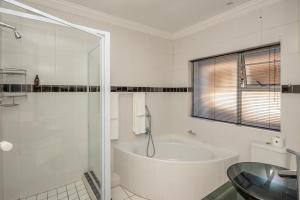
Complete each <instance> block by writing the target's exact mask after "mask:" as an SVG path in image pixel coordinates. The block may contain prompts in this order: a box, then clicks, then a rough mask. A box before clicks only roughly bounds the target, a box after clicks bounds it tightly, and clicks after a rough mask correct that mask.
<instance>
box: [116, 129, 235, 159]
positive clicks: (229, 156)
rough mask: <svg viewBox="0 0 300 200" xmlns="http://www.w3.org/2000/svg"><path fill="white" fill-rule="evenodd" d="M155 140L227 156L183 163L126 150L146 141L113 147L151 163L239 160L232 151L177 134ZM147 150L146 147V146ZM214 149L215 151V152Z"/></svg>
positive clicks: (121, 143) (157, 137)
mask: <svg viewBox="0 0 300 200" xmlns="http://www.w3.org/2000/svg"><path fill="white" fill-rule="evenodd" d="M155 138H156V139H161V140H162V141H160V142H161V143H169V144H170V143H174V144H176V143H177V144H178V142H175V141H174V142H165V141H164V140H165V139H171V140H172V139H173V140H177V141H178V140H179V143H183V144H194V145H195V144H199V145H202V146H203V147H204V148H205V149H206V150H209V151H212V152H213V153H215V152H223V153H224V152H225V154H226V155H224V156H221V157H217V158H214V159H209V160H198V161H183V160H164V159H159V158H149V157H147V156H143V155H140V154H137V153H134V152H133V151H131V150H130V149H127V148H125V147H124V146H123V145H129V144H134V145H135V147H136V146H137V145H142V144H143V142H145V140H143V141H141V140H139V141H124V142H118V143H117V144H114V145H113V148H114V149H117V150H119V151H121V152H123V153H127V154H129V155H131V156H134V157H136V158H139V159H146V160H149V161H155V162H163V163H168V164H209V163H217V162H220V161H224V160H228V159H232V158H236V159H237V160H238V159H239V154H238V153H237V152H234V151H232V150H229V149H226V148H223V147H217V146H215V145H212V144H207V143H203V142H201V141H198V140H197V141H194V140H192V138H189V137H187V136H181V135H175V134H172V135H171V134H170V135H163V136H156V137H155V136H154V142H155ZM145 148H146V146H145ZM214 148H215V149H214ZM212 149H214V150H215V151H213V150H212Z"/></svg>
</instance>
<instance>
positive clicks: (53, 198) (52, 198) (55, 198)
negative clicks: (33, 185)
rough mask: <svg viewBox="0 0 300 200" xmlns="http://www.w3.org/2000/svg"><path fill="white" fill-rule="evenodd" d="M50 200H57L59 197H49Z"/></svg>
mask: <svg viewBox="0 0 300 200" xmlns="http://www.w3.org/2000/svg"><path fill="white" fill-rule="evenodd" d="M48 200H57V196H56V195H55V196H51V197H48Z"/></svg>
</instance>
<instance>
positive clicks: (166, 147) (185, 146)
mask: <svg viewBox="0 0 300 200" xmlns="http://www.w3.org/2000/svg"><path fill="white" fill-rule="evenodd" d="M189 138H192V137H182V136H176V135H169V136H162V137H155V136H154V143H155V147H156V154H155V157H154V158H148V157H146V145H147V144H146V140H145V141H139V142H126V143H125V142H124V143H119V144H117V145H115V146H114V159H115V160H114V162H115V163H114V164H115V171H116V173H117V174H118V175H119V176H120V178H121V185H123V186H124V187H125V188H127V189H128V190H129V191H132V192H133V193H135V194H137V195H139V196H142V197H144V198H147V199H151V200H183V199H186V200H200V199H202V198H203V197H205V196H206V195H207V194H209V193H210V192H211V191H213V190H214V189H216V188H217V187H219V186H220V185H222V184H223V183H225V182H226V181H227V180H228V179H227V176H226V170H227V168H228V167H229V166H230V165H232V164H234V163H236V162H237V161H238V155H237V154H236V153H234V152H231V151H229V150H227V149H222V148H219V147H216V146H211V145H207V144H203V143H201V142H195V141H194V140H192V139H189Z"/></svg>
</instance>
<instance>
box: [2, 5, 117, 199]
mask: <svg viewBox="0 0 300 200" xmlns="http://www.w3.org/2000/svg"><path fill="white" fill-rule="evenodd" d="M1 1H4V2H6V3H9V4H12V5H15V6H17V7H20V8H23V9H25V10H28V11H30V12H32V13H36V14H38V15H33V14H28V13H22V12H19V11H14V10H9V9H3V10H0V13H4V14H11V15H16V16H20V17H24V18H30V19H33V20H38V21H44V22H48V23H54V24H59V25H62V26H68V27H71V28H74V29H77V30H79V31H83V32H86V33H89V34H91V35H94V36H97V37H99V43H98V45H99V46H100V55H99V56H100V58H101V63H100V66H99V67H100V81H99V85H100V97H101V100H102V101H101V105H100V107H101V112H102V113H101V116H102V117H101V123H100V124H99V125H100V130H101V133H102V134H101V133H99V134H100V135H101V152H102V155H101V159H100V160H101V163H99V164H100V166H102V167H101V168H102V170H101V177H102V180H100V181H101V200H110V199H111V172H110V171H111V170H110V134H109V133H110V131H109V129H110V128H109V127H110V120H109V119H110V32H107V31H102V30H98V29H94V28H90V27H86V26H81V25H78V24H73V23H71V22H68V21H65V20H63V19H60V18H58V17H55V16H53V15H50V14H48V13H45V12H43V11H40V10H38V9H35V8H33V7H31V6H28V5H26V4H23V3H20V2H18V1H16V0H1ZM101 124H102V126H101Z"/></svg>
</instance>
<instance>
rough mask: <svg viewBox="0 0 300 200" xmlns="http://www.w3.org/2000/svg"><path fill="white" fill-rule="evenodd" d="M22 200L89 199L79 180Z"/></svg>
mask: <svg viewBox="0 0 300 200" xmlns="http://www.w3.org/2000/svg"><path fill="white" fill-rule="evenodd" d="M22 200H91V199H90V197H89V195H88V193H87V190H86V188H85V186H84V184H83V182H82V181H81V180H79V181H76V182H74V183H71V184H68V185H66V186H62V187H59V188H57V189H54V190H49V191H47V192H44V193H40V194H37V195H33V196H30V197H27V198H24V199H22Z"/></svg>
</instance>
